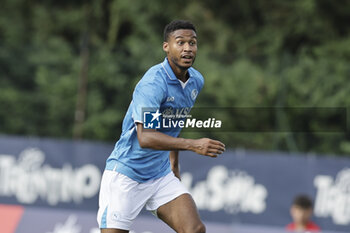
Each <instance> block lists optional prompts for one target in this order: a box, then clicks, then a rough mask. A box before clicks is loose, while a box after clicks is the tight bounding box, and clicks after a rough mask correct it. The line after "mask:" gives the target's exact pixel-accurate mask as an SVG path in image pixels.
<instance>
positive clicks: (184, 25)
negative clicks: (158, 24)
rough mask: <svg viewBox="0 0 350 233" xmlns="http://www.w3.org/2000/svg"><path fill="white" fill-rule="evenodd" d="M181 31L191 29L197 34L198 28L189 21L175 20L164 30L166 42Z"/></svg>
mask: <svg viewBox="0 0 350 233" xmlns="http://www.w3.org/2000/svg"><path fill="white" fill-rule="evenodd" d="M179 29H191V30H193V31H194V32H196V27H195V26H194V25H193V23H191V22H190V21H187V20H173V21H171V22H170V23H169V24H167V25H166V26H165V28H164V41H168V39H169V35H170V34H171V33H172V32H174V31H176V30H179Z"/></svg>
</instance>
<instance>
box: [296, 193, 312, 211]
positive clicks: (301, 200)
mask: <svg viewBox="0 0 350 233" xmlns="http://www.w3.org/2000/svg"><path fill="white" fill-rule="evenodd" d="M293 205H295V206H298V207H300V208H302V209H310V208H312V206H313V203H312V199H311V198H310V197H309V196H308V195H305V194H300V195H298V196H296V197H295V198H294V201H293Z"/></svg>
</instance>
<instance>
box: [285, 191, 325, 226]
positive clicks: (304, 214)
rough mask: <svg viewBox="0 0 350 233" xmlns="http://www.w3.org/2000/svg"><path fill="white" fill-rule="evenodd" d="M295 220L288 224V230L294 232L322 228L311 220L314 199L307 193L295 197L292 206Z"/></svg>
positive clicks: (291, 211) (291, 210)
mask: <svg viewBox="0 0 350 233" xmlns="http://www.w3.org/2000/svg"><path fill="white" fill-rule="evenodd" d="M290 215H291V216H292V219H293V222H292V223H290V224H288V225H287V226H286V229H287V230H288V231H294V232H305V231H306V232H319V231H320V230H321V229H320V227H319V226H317V225H316V224H315V223H314V222H312V221H311V216H312V200H311V199H310V197H308V196H307V195H298V196H296V197H295V199H294V201H293V204H292V206H291V208H290Z"/></svg>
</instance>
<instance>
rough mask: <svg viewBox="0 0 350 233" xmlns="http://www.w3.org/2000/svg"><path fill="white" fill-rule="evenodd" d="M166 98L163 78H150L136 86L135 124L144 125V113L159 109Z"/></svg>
mask: <svg viewBox="0 0 350 233" xmlns="http://www.w3.org/2000/svg"><path fill="white" fill-rule="evenodd" d="M146 75H147V74H146ZM146 75H145V76H146ZM150 75H152V74H150ZM146 77H147V76H146ZM165 97H166V87H165V84H164V82H163V79H162V78H160V77H158V78H157V76H154V77H152V76H150V77H147V78H145V79H142V80H141V81H140V82H139V83H138V84H137V85H136V87H135V90H134V93H133V100H132V118H133V120H134V122H139V123H143V111H144V110H145V109H159V108H160V106H161V104H162V102H164V99H165Z"/></svg>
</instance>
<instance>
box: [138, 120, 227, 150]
mask: <svg viewBox="0 0 350 233" xmlns="http://www.w3.org/2000/svg"><path fill="white" fill-rule="evenodd" d="M137 139H138V141H139V144H140V146H141V147H142V148H150V149H154V150H190V151H193V152H196V153H197V154H201V155H205V156H210V157H217V156H218V155H219V154H222V153H223V152H224V151H225V145H224V144H223V143H222V142H220V141H217V140H213V139H210V138H200V139H186V138H175V137H172V136H169V135H167V134H164V133H161V132H159V131H156V130H155V129H144V128H143V124H142V123H137Z"/></svg>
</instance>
